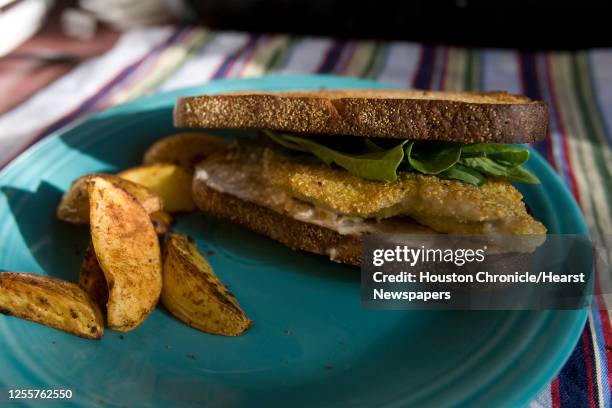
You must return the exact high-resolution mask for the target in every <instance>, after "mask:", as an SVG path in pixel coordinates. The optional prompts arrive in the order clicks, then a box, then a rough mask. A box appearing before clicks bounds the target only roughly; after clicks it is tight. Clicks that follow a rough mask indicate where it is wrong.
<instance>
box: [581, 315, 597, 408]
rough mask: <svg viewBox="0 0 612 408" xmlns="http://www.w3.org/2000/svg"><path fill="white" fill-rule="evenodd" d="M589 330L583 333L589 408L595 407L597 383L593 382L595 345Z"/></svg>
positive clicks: (586, 329)
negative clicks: (590, 338) (590, 337)
mask: <svg viewBox="0 0 612 408" xmlns="http://www.w3.org/2000/svg"><path fill="white" fill-rule="evenodd" d="M589 333H590V332H589V328H588V327H586V328H585V329H584V330H583V331H582V350H583V352H584V368H585V370H586V379H587V388H588V395H589V406H591V407H596V405H595V392H596V391H595V383H594V380H593V360H592V358H593V355H592V353H593V345H592V344H591V342H590V340H589Z"/></svg>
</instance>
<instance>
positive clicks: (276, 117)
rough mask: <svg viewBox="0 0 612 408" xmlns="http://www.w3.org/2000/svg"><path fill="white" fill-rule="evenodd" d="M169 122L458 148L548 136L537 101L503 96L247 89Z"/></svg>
mask: <svg viewBox="0 0 612 408" xmlns="http://www.w3.org/2000/svg"><path fill="white" fill-rule="evenodd" d="M174 125H175V126H177V127H183V128H225V129H262V128H265V129H274V130H279V131H285V132H297V133H312V134H329V135H350V136H365V137H384V138H397V139H421V140H449V141H457V142H463V143H477V142H496V143H529V142H534V141H536V140H540V139H543V138H544V137H545V136H546V129H547V126H548V108H547V106H546V103H544V102H542V101H532V100H531V99H529V98H527V97H525V96H522V95H513V94H509V93H507V92H430V91H418V90H378V89H342V90H320V91H304V92H276V93H272V92H259V91H253V92H241V93H227V94H217V95H203V96H194V97H184V98H179V99H178V100H177V102H176V106H175V109H174Z"/></svg>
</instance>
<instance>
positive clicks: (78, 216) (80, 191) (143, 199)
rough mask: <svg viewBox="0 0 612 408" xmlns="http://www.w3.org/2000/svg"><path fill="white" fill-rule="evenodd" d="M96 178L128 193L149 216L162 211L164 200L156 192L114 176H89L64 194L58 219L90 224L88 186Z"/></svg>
mask: <svg viewBox="0 0 612 408" xmlns="http://www.w3.org/2000/svg"><path fill="white" fill-rule="evenodd" d="M94 177H102V178H105V179H107V180H109V181H110V182H112V183H114V184H116V185H117V186H119V187H121V188H122V189H124V190H125V191H127V192H128V193H129V194H131V195H132V196H133V197H134V198H135V199H136V200H137V201H138V202H139V203H140V204H141V205H142V206H143V207H144V209H145V210H146V211H147V213H149V214H150V213H154V212H156V211H161V210H162V207H163V202H162V199H161V198H160V197H159V196H158V195H157V194H156V193H155V192H153V191H151V190H150V189H148V188H146V187H144V186H142V185H139V184H136V183H133V182H131V181H129V180H125V179H122V178H120V177H117V176H114V175H112V174H88V175H85V176H82V177H79V178H78V179H76V180H75V181H73V182H72V185H71V186H70V188H69V189H68V191H66V192H65V193H64V196H63V197H62V200H61V201H60V204H59V206H58V207H57V218H59V219H60V220H62V221H67V222H70V223H73V224H87V223H88V222H89V194H88V192H87V185H88V183H89V182H90V181H91V179H92V178H94Z"/></svg>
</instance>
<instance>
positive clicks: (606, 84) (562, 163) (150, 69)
mask: <svg viewBox="0 0 612 408" xmlns="http://www.w3.org/2000/svg"><path fill="white" fill-rule="evenodd" d="M266 73H286V74H289V73H321V74H337V75H351V76H358V77H365V78H373V79H376V80H379V81H381V82H384V83H387V84H389V85H393V86H400V87H405V88H420V89H434V90H496V89H504V90H508V91H510V92H517V93H524V94H526V95H528V96H529V97H531V98H536V99H544V100H546V101H547V102H548V103H549V108H550V132H549V137H548V138H547V139H546V140H544V141H542V142H538V143H536V144H535V145H534V147H535V149H537V150H538V151H539V152H540V153H541V154H542V155H543V156H544V157H545V158H546V159H547V160H548V162H549V163H550V164H551V166H552V167H553V168H554V169H555V170H556V171H557V173H558V174H559V175H560V177H561V178H562V179H563V181H564V182H565V183H566V185H567V186H568V188H569V189H570V191H571V192H572V193H573V194H574V197H576V200H577V201H578V202H579V204H580V206H581V207H582V210H583V212H584V215H585V218H586V220H587V222H588V225H589V228H590V230H591V233H592V236H593V237H594V238H596V239H599V240H605V239H606V234H608V235H607V236H608V237H610V236H611V234H612V206H611V205H610V203H611V202H612V149H611V147H610V146H611V144H612V50H591V51H579V52H517V51H512V50H498V49H466V48H459V47H447V46H437V45H428V46H423V45H419V44H413V43H408V42H379V41H351V40H334V39H329V38H310V37H292V36H287V35H255V34H247V33H239V32H211V31H206V30H204V29H201V28H191V27H179V28H175V27H162V28H151V29H145V30H138V31H132V32H128V33H125V34H124V35H123V36H122V38H121V40H120V41H119V42H118V43H117V44H116V45H115V46H114V47H113V48H112V49H111V50H110V51H108V52H107V53H106V54H105V55H102V56H101V57H98V58H96V59H93V60H90V61H87V62H85V63H83V64H81V65H80V66H79V67H78V68H76V69H75V70H73V71H72V72H70V73H69V74H67V75H65V76H64V77H62V78H60V79H59V80H57V81H55V82H54V83H52V84H51V85H49V86H48V87H46V88H45V89H42V90H40V91H39V92H38V93H37V94H35V95H34V96H33V97H32V98H30V99H29V100H28V101H26V102H25V103H23V104H22V105H20V106H18V107H17V108H15V109H14V110H12V111H10V112H8V113H7V114H5V115H4V116H1V117H0V146H2V148H1V149H0V166H3V165H5V164H6V163H7V162H8V161H10V160H11V159H12V158H14V157H15V156H16V155H17V154H19V153H20V152H22V151H23V150H24V149H25V148H27V147H28V146H30V145H32V144H33V143H34V142H36V141H37V140H39V139H41V138H42V137H44V136H46V135H48V134H49V133H50V132H52V131H54V130H57V129H59V128H62V127H64V126H66V125H69V124H71V123H74V122H75V121H78V120H81V119H82V118H83V117H84V116H86V115H87V114H89V113H91V112H94V111H97V110H100V109H104V108H106V107H108V106H111V105H114V104H117V103H121V102H125V101H129V100H132V99H134V98H137V97H140V96H142V95H146V94H151V93H155V92H161V91H167V90H171V89H177V88H180V87H186V86H193V85H198V84H202V83H204V82H206V81H210V80H213V79H221V78H235V77H249V76H258V75H263V74H266ZM610 244H612V243H610V242H608V247H610ZM609 261H610V259H608V264H610V262H609ZM599 306H602V307H601V308H600V307H599ZM608 307H609V305H608ZM600 309H601V310H600ZM605 309H606V305H598V304H594V305H593V307H592V309H591V310H590V313H589V320H588V322H587V325H586V327H585V329H584V332H583V334H582V337H581V340H580V341H579V343H578V345H577V346H576V349H575V350H574V352H573V354H572V356H571V358H570V360H569V361H568V362H567V364H566V365H565V367H564V368H563V370H562V371H561V372H560V373H559V375H558V376H557V378H555V379H554V381H553V382H552V383H551V384H550V385H549V386H547V387H546V388H545V389H544V390H543V391H542V392H541V393H540V395H539V396H538V397H537V398H536V399H535V400H534V401H533V402H532V404H531V405H532V406H533V407H559V406H561V407H577V406H601V407H610V405H611V401H610V384H611V380H612V367H611V366H610V364H611V362H612V355H611V353H612V328H611V324H610V319H611V316H610V314H609V313H608V312H607V311H606V310H605Z"/></svg>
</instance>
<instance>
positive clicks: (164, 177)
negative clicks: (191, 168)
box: [118, 163, 196, 213]
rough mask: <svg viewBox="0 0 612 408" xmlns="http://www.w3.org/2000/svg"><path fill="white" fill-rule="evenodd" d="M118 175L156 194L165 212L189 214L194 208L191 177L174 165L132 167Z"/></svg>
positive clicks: (161, 164) (159, 164)
mask: <svg viewBox="0 0 612 408" xmlns="http://www.w3.org/2000/svg"><path fill="white" fill-rule="evenodd" d="M118 175H119V177H121V178H123V179H125V180H129V181H131V182H133V183H137V184H139V185H142V186H145V187H147V188H149V189H151V190H152V191H154V192H155V193H156V194H158V195H159V196H160V197H161V198H162V200H163V202H164V210H165V211H167V212H170V213H174V212H189V211H193V210H195V208H196V207H195V203H194V202H193V197H192V195H191V182H192V175H191V173H188V172H186V171H185V170H183V169H182V168H181V167H179V166H177V165H175V164H167V163H156V164H151V165H147V166H138V167H132V168H130V169H127V170H124V171H122V172H121V173H119V174H118Z"/></svg>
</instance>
